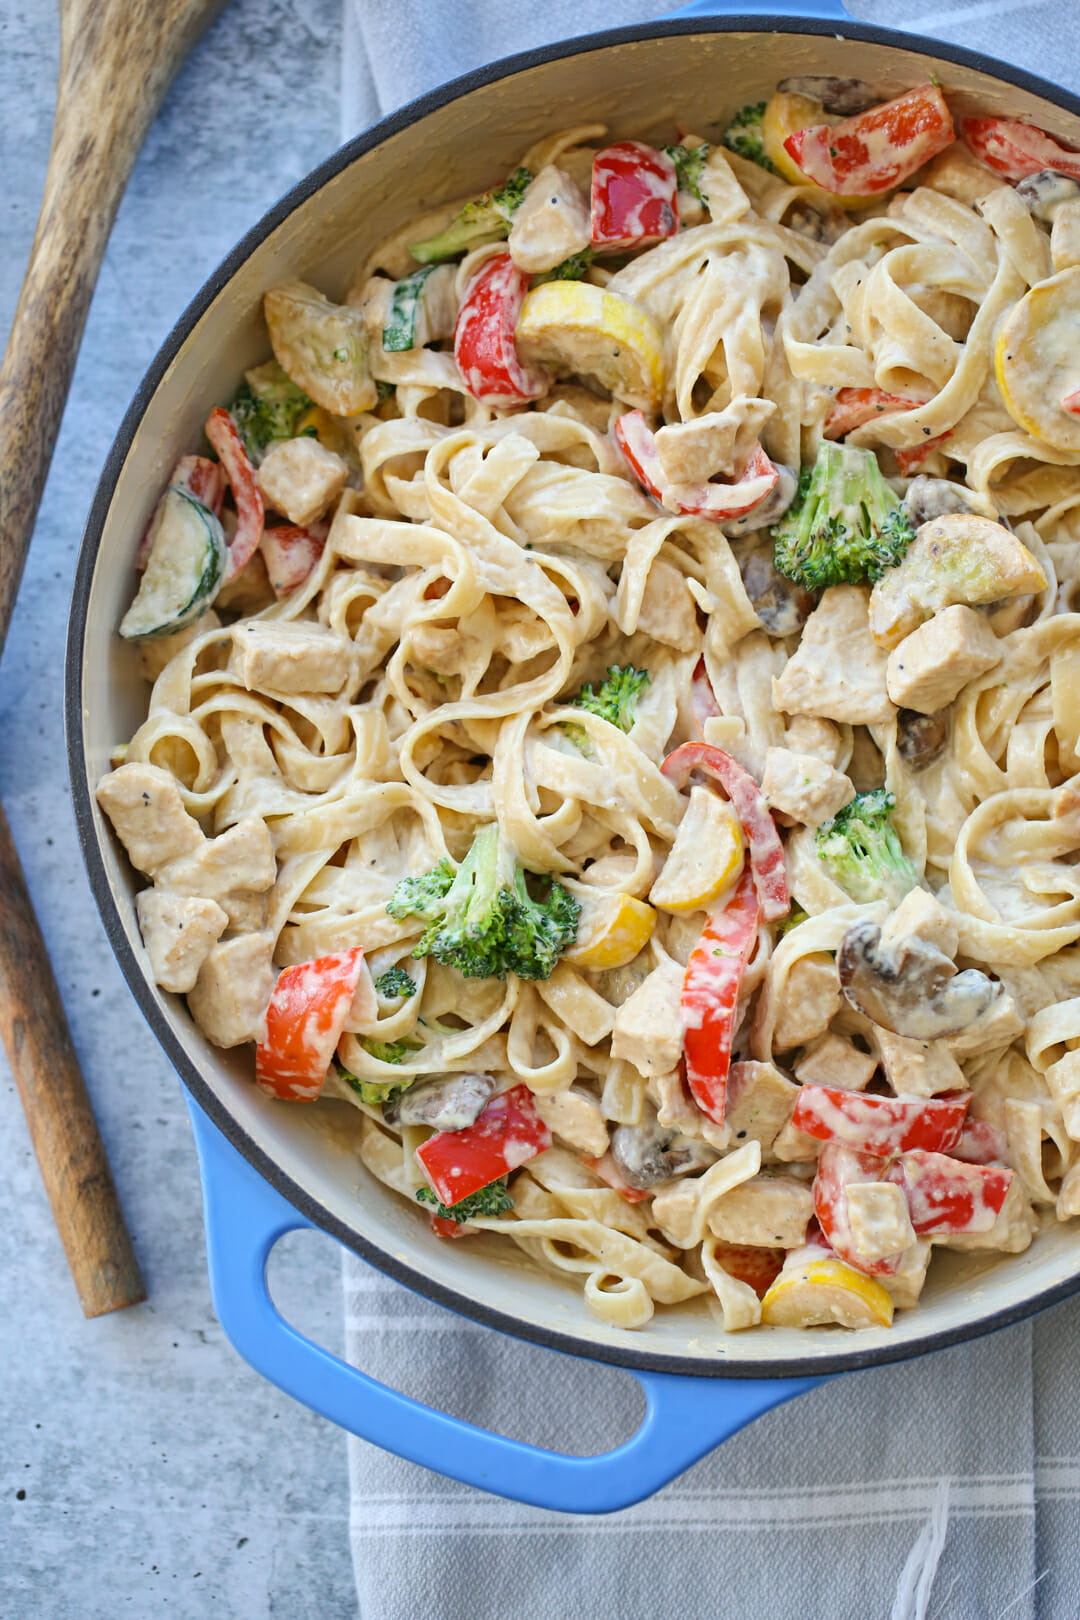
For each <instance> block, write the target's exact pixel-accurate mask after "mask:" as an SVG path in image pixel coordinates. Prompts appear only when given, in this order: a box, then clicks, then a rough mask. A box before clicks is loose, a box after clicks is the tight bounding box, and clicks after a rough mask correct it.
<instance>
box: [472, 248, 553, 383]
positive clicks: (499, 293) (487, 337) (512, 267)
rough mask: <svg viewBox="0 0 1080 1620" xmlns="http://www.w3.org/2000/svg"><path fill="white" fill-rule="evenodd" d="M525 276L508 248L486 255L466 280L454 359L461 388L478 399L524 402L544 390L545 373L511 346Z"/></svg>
mask: <svg viewBox="0 0 1080 1620" xmlns="http://www.w3.org/2000/svg"><path fill="white" fill-rule="evenodd" d="M528 290H529V277H528V276H527V275H526V274H525V271H524V270H519V269H518V267H517V265H516V264H515V263H514V261H513V259H512V258H511V257H510V255H509V253H496V254H495V255H494V256H493V257H492V258H490V259H485V261H484V263H483V264H482V265H481V267H480V272H479V274H478V275H476V276H474V278H473V280H472V281H471V282H470V283H469V287H468V291H467V292H466V294H465V301H464V303H463V304H462V306H461V308H460V310H459V311H458V318H457V324H456V326H455V327H454V359H455V360H456V361H457V363H458V369H459V370H460V372H461V375H462V379H463V380H464V383H465V386H466V388H467V389H468V390H469V393H470V394H471V395H472V396H473V398H474V399H478V400H479V401H480V403H481V404H482V405H491V406H505V405H525V404H527V403H528V402H529V400H531V399H538V398H539V396H540V395H541V394H543V393H545V392H546V391H547V388H548V385H549V383H550V380H551V379H550V377H549V376H548V374H547V372H546V371H543V370H541V369H539V368H538V369H536V370H532V371H530V370H528V369H527V368H526V367H525V366H523V365H522V363H521V361H520V360H519V359H518V352H517V349H516V347H515V346H514V329H515V328H516V326H517V321H518V316H519V315H520V314H521V306H522V304H523V303H524V301H525V294H526V293H527V292H528Z"/></svg>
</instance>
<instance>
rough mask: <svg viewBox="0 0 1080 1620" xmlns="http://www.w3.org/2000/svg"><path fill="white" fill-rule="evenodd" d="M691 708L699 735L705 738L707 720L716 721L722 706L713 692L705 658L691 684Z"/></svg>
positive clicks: (701, 659)
mask: <svg viewBox="0 0 1080 1620" xmlns="http://www.w3.org/2000/svg"><path fill="white" fill-rule="evenodd" d="M690 706H691V708H692V709H693V711H694V720H695V722H696V724H697V728H698V735H699V736H702V737H703V736H704V734H705V722H706V720H714V719H715V718H716V717H717V715H718V714H719V713H720V705H719V704H718V703H717V701H716V693H715V692H714V691H713V688H712V681H710V679H709V672H708V670H707V669H706V667H705V660H704V658H699V659H698V661H697V665H696V667H695V669H694V677H693V680H692V681H691V682H690Z"/></svg>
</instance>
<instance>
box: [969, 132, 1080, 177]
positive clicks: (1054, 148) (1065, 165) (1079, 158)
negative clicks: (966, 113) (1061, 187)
mask: <svg viewBox="0 0 1080 1620" xmlns="http://www.w3.org/2000/svg"><path fill="white" fill-rule="evenodd" d="M960 139H961V140H962V141H963V143H964V145H965V146H966V147H967V148H968V150H969V151H970V152H973V153H974V155H975V156H976V157H977V158H978V159H979V162H980V163H985V164H986V167H987V168H988V169H993V171H994V173H995V174H1000V175H1002V176H1003V177H1004V178H1005V179H1006V180H1025V179H1026V178H1027V176H1028V175H1029V174H1039V173H1040V172H1041V170H1043V169H1054V170H1055V171H1056V172H1057V173H1058V174H1067V175H1069V176H1070V177H1071V178H1072V179H1073V180H1080V152H1073V151H1070V150H1069V148H1068V147H1067V146H1062V145H1061V143H1060V142H1059V141H1056V140H1055V139H1054V137H1053V136H1052V135H1048V134H1047V133H1046V131H1045V130H1044V129H1037V128H1036V127H1035V125H1034V124H1024V123H1021V122H1020V120H1019V119H1017V118H962V119H961V120H960Z"/></svg>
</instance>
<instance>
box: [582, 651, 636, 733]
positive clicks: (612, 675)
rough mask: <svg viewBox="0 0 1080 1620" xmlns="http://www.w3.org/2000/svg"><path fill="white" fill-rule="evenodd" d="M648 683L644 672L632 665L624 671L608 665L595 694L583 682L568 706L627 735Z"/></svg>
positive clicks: (589, 686) (623, 668) (620, 667)
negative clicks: (584, 712)
mask: <svg viewBox="0 0 1080 1620" xmlns="http://www.w3.org/2000/svg"><path fill="white" fill-rule="evenodd" d="M651 680H652V676H651V675H650V674H649V672H648V670H647V669H635V668H634V666H633V664H627V665H626V666H625V667H623V666H621V665H619V664H609V665H608V672H607V678H606V679H605V680H603V681H601V683H600V686H599V689H598V690H597V691H595V692H594V691H593V688H592V683H591V682H586V684H585V685H584V686H583V687H582V688H581V691H580V692H579V693H578V695H577V697H572V698H571V699H570V702H571V703H572V704H573V705H574V707H575V708H576V709H587V710H588V711H589V713H590V714H598V715H599V716H600V718H601V719H602V720H609V721H610V722H611V724H612V725H613V726H618V728H619V730H620V731H629V730H630V727H631V726H632V725H633V724H634V718H635V716H634V710H635V709H636V708H637V701H638V698H639V697H640V696H641V694H642V692H643V691H644V690H645V688H646V687H647V686H648V685H649V683H650V681H651Z"/></svg>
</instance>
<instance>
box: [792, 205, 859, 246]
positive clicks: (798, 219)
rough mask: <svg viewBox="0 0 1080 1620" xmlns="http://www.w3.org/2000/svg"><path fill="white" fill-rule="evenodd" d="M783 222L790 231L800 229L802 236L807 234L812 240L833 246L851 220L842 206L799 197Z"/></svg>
mask: <svg viewBox="0 0 1080 1620" xmlns="http://www.w3.org/2000/svg"><path fill="white" fill-rule="evenodd" d="M782 223H783V224H784V225H786V226H787V228H788V230H789V231H798V233H799V235H800V236H806V237H808V238H809V239H810V241H811V242H825V243H826V244H827V245H829V246H831V245H832V243H833V242H838V241H839V240H840V238H841V237H842V236H843V234H844V232H845V231H846V230H847V228H848V225H849V224H850V220H849V219H848V216H847V214H845V213H844V210H843V209H842V208H830V207H829V206H828V205H827V204H825V205H824V206H823V205H822V204H821V203H818V202H817V200H816V199H815V201H814V202H809V201H807V200H806V199H804V198H799V199H798V201H796V202H793V203H792V205H791V207H790V208H789V209H788V210H787V212H786V214H785V215H784V217H783V221H782Z"/></svg>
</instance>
